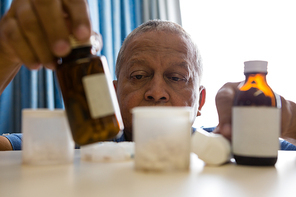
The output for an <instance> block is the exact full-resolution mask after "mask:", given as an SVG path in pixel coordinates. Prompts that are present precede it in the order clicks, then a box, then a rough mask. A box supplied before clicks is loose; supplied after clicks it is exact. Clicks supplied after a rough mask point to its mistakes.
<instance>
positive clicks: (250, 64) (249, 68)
mask: <svg viewBox="0 0 296 197" xmlns="http://www.w3.org/2000/svg"><path fill="white" fill-rule="evenodd" d="M244 64H245V69H244V73H253V72H261V73H266V72H267V61H261V60H256V61H246V62H244Z"/></svg>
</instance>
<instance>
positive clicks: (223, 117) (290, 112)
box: [214, 83, 296, 145]
mask: <svg viewBox="0 0 296 197" xmlns="http://www.w3.org/2000/svg"><path fill="white" fill-rule="evenodd" d="M238 85H239V83H227V84H225V85H224V86H222V88H221V89H220V90H219V91H218V93H217V95H216V107H217V111H218V117H219V124H218V126H217V127H216V129H215V131H214V132H215V133H220V134H222V135H223V136H224V137H226V138H227V139H228V140H230V141H231V132H232V131H231V116H232V104H233V99H234V96H235V92H236V91H237V87H238ZM281 102H282V108H281V117H282V119H281V137H282V138H284V139H285V140H287V141H289V142H291V143H293V144H294V145H296V104H295V103H294V102H292V101H287V100H285V99H284V98H283V97H282V96H281Z"/></svg>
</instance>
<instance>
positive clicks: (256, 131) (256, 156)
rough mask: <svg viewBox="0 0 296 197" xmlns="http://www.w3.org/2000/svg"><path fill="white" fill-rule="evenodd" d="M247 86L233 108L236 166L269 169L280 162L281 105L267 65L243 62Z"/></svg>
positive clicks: (244, 86) (242, 84)
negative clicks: (271, 82)
mask: <svg viewBox="0 0 296 197" xmlns="http://www.w3.org/2000/svg"><path fill="white" fill-rule="evenodd" d="M244 65H245V67H244V74H245V76H246V78H245V81H244V83H241V84H240V85H239V87H238V91H237V92H236V95H235V98H234V103H233V108H232V151H233V156H234V159H235V160H236V163H237V164H242V165H255V166H270V165H274V164H275V163H276V161H277V153H278V149H279V135H280V120H281V114H280V113H281V101H280V97H279V96H278V95H277V94H275V93H274V92H273V91H272V89H271V88H270V87H269V85H268V84H267V81H266V75H267V62H266V61H247V62H244Z"/></svg>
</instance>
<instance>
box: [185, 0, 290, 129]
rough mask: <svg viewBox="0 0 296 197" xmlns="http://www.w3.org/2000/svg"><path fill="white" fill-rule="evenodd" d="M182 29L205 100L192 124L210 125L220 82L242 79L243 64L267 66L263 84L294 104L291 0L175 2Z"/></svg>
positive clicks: (213, 123) (214, 117)
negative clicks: (197, 58) (199, 63)
mask: <svg viewBox="0 0 296 197" xmlns="http://www.w3.org/2000/svg"><path fill="white" fill-rule="evenodd" d="M180 3H181V14H182V24H183V27H184V28H185V29H186V30H187V31H188V32H189V33H190V34H191V35H192V37H193V39H194V40H195V42H196V43H197V45H198V47H199V49H200V52H201V55H202V58H203V63H204V76H203V80H202V84H203V85H205V86H206V88H207V100H206V104H205V107H204V109H203V110H202V117H200V118H197V121H196V126H215V125H217V123H218V116H217V114H216V108H215V101H214V99H215V95H216V92H217V91H218V90H219V88H220V87H221V86H222V85H223V84H224V83H226V82H233V81H241V80H244V75H243V62H244V61H247V60H266V61H268V62H269V64H268V70H269V73H268V75H267V81H268V83H269V85H270V86H271V87H272V88H273V90H274V91H275V92H277V93H278V94H280V95H282V96H284V97H285V98H286V99H288V100H292V101H294V102H295V101H296V88H294V86H295V85H296V74H295V71H296V61H295V59H296V11H295V10H296V7H295V2H294V1H293V0H280V1H279V0H278V1H275V0H223V1H221V0H180Z"/></svg>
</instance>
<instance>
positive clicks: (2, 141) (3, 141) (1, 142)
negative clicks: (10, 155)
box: [0, 136, 12, 151]
mask: <svg viewBox="0 0 296 197" xmlns="http://www.w3.org/2000/svg"><path fill="white" fill-rule="evenodd" d="M6 150H12V146H11V144H10V141H9V140H8V139H7V138H6V137H4V136H0V151H6Z"/></svg>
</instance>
